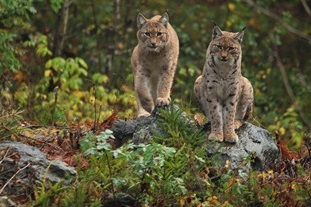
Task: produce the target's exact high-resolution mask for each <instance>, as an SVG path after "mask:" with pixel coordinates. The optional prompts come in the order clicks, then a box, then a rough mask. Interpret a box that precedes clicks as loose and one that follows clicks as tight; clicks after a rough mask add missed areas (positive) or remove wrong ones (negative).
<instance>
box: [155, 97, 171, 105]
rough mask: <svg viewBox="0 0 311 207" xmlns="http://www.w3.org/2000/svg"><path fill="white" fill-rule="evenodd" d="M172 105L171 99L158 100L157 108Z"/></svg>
mask: <svg viewBox="0 0 311 207" xmlns="http://www.w3.org/2000/svg"><path fill="white" fill-rule="evenodd" d="M170 103H171V98H170V97H169V98H160V97H159V98H157V106H168V105H170Z"/></svg>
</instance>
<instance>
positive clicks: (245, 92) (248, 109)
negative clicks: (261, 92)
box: [234, 77, 254, 129]
mask: <svg viewBox="0 0 311 207" xmlns="http://www.w3.org/2000/svg"><path fill="white" fill-rule="evenodd" d="M241 82H242V91H241V96H240V100H239V102H238V105H237V110H236V116H235V121H234V125H235V129H238V128H240V127H241V126H242V125H243V123H244V122H245V121H246V120H247V119H248V118H249V117H251V115H252V112H253V102H254V95H253V87H252V84H251V83H250V82H249V80H248V79H247V78H245V77H242V80H241Z"/></svg>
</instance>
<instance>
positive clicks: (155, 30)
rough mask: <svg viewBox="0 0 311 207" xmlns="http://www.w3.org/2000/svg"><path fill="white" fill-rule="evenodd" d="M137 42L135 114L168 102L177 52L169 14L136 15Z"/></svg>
mask: <svg viewBox="0 0 311 207" xmlns="http://www.w3.org/2000/svg"><path fill="white" fill-rule="evenodd" d="M137 23H138V28H139V30H138V32H137V38H138V45H137V46H136V47H135V49H134V51H133V54H132V58H131V65H132V71H133V74H134V87H135V92H136V94H137V104H138V116H149V115H150V113H151V112H152V111H153V109H154V107H155V105H157V106H165V105H169V103H170V101H171V98H170V93H171V87H172V83H173V78H174V74H175V69H176V65H177V59H178V54H179V41H178V37H177V34H176V32H175V30H174V29H173V27H172V26H171V25H170V23H169V17H168V14H167V13H165V14H163V15H162V16H159V15H157V16H154V17H152V18H151V19H146V18H145V17H144V16H143V15H142V14H138V16H137Z"/></svg>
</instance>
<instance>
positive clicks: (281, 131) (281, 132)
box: [279, 127, 286, 135]
mask: <svg viewBox="0 0 311 207" xmlns="http://www.w3.org/2000/svg"><path fill="white" fill-rule="evenodd" d="M279 132H280V135H284V134H285V132H286V130H285V128H284V127H280V128H279Z"/></svg>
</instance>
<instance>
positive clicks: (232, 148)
mask: <svg viewBox="0 0 311 207" xmlns="http://www.w3.org/2000/svg"><path fill="white" fill-rule="evenodd" d="M173 110H179V109H178V107H176V106H174V109H173ZM158 115H159V114H157V113H153V115H152V116H150V117H140V118H137V119H134V120H128V121H124V120H123V121H119V122H117V123H116V124H115V125H114V126H113V128H112V131H114V136H115V138H116V143H117V146H121V145H122V144H124V143H126V141H128V140H130V139H132V141H133V142H134V143H135V144H139V143H146V142H148V140H149V139H150V138H151V137H152V134H153V132H155V131H157V132H161V130H162V129H161V128H160V127H159V124H158V123H157V119H158ZM180 118H181V119H182V120H184V121H185V122H187V123H189V125H191V127H194V128H195V125H194V124H193V123H192V122H191V120H189V119H187V117H186V116H185V114H183V113H181V114H180ZM202 130H203V131H205V132H206V133H207V134H208V133H209V131H210V125H209V124H205V125H204V126H203V127H202ZM237 134H238V136H239V142H238V143H236V144H230V143H226V142H222V143H219V142H209V141H207V155H208V157H209V159H210V160H211V162H212V163H213V164H214V165H216V166H219V167H221V166H224V165H225V164H226V162H227V161H229V163H230V167H231V168H232V169H241V170H243V171H247V170H249V169H251V168H252V169H254V170H265V169H268V168H270V167H272V166H273V164H274V163H275V160H276V159H277V158H278V155H279V150H278V147H277V145H276V142H275V140H274V139H273V138H272V136H271V135H270V134H269V133H268V131H267V130H265V129H262V128H260V127H257V126H254V125H252V124H250V123H245V124H243V126H241V127H240V129H238V130H237Z"/></svg>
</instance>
